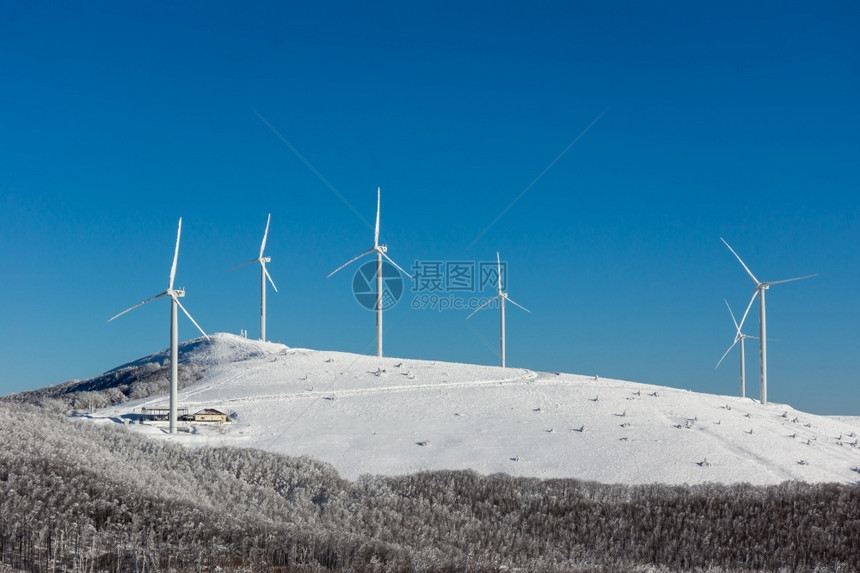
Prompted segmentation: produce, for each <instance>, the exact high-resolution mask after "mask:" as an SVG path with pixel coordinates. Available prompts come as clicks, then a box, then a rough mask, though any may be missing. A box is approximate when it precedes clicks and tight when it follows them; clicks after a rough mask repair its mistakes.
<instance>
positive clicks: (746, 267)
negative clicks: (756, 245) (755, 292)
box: [720, 237, 761, 285]
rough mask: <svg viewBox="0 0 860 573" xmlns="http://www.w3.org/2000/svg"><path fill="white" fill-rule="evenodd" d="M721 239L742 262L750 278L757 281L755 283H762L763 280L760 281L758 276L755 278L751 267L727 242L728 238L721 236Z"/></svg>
mask: <svg viewBox="0 0 860 573" xmlns="http://www.w3.org/2000/svg"><path fill="white" fill-rule="evenodd" d="M720 240H721V241H722V242H723V243H724V244H725V245H726V246H727V247H728V248H729V250H730V251H731V252H732V254H733V255H734V256H735V258H736V259H737V260H738V261H739V262H740V263H741V266H742V267H743V268H744V270H746V272H747V274H748V275H749V276H750V278H751V279H752V280H753V282H755V284H757V285H760V284H761V282H759V280H758V279H757V278H755V275H754V274H752V271H751V270H750V269H749V267H748V266H747V265H746V263H745V262H743V260H742V259H741V258H740V256H739V255H738V254H737V253H736V252H735V250H734V249H733V248H732V247H731V245H729V244H728V243H727V242H726V240H725V239H724V238H722V237H720Z"/></svg>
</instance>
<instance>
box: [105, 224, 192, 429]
mask: <svg viewBox="0 0 860 573" xmlns="http://www.w3.org/2000/svg"><path fill="white" fill-rule="evenodd" d="M181 234H182V217H180V218H179V228H178V229H177V230H176V248H175V249H174V251H173V265H172V266H171V267H170V279H169V280H168V282H167V290H166V291H164V292H163V293H161V294H157V295H155V296H152V297H149V298H148V299H146V300H145V301H143V302H139V303H137V304H136V305H134V306H132V307H131V308H127V309H125V310H124V311H122V312H121V313H119V314H117V315H116V316H113V317H111V318H110V319H109V320H108V322H110V321H111V320H113V319H115V318H119V317H120V316H122V315H124V314H125V313H127V312H129V311H132V310H134V309H136V308H137V307H139V306H143V305H145V304H146V303H148V302H152V301H154V300H155V299H158V298H163V297H165V296H169V297H170V433H171V434H175V433H176V403H177V393H178V392H179V327H178V324H177V312H176V307H179V308H181V309H182V312H184V313H185V316H187V317H188V319H189V320H190V321H191V322H192V323H193V324H194V326H196V327H197V330H199V331H200V332H201V333H203V336H205V337H206V338H207V339H208V338H209V336H207V335H206V333H205V332H203V329H202V328H200V325H199V324H197V321H196V320H194V318H192V316H191V315H190V314H189V313H188V311H187V310H185V307H184V306H182V303H180V302H179V299H180V298H182V297H183V296H185V289H181V288H180V289H175V288H173V279H174V277H175V276H176V261H177V260H178V259H179V236H180V235H181Z"/></svg>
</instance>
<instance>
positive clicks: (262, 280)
mask: <svg viewBox="0 0 860 573" xmlns="http://www.w3.org/2000/svg"><path fill="white" fill-rule="evenodd" d="M271 221H272V214H271V213H269V216H268V218H267V219H266V230H265V231H264V232H263V242H262V243H260V256H258V257H257V258H256V259H251V260H250V261H246V262H244V263H242V264H241V265H236V266H235V267H233V268H232V269H230V270H231V271H234V270H236V269H238V268H240V267H244V266H245V265H250V264H251V263H260V340H262V341H264V342H265V340H266V280H267V279H268V281H269V282H270V283H271V284H272V288H273V289H275V292H278V287H276V286H275V281H273V280H272V275H270V274H269V271H268V270H267V269H266V263H270V262H271V261H272V258H271V257H265V256H263V251H265V250H266V239H267V238H268V236H269V223H270V222H271ZM228 272H229V271H228Z"/></svg>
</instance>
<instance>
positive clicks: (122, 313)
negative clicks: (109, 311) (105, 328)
mask: <svg viewBox="0 0 860 573" xmlns="http://www.w3.org/2000/svg"><path fill="white" fill-rule="evenodd" d="M163 296H167V291H165V292H163V293H161V294H157V295H155V296H151V297H149V298H148V299H146V300H144V301H142V302H139V303H137V304H136V305H134V306H132V307H129V308H127V309H125V310H124V311H122V312H121V313H119V314H117V315H115V316H112V317H111V318H109V319H108V322H110V321H112V320H113V319H115V318H119V317H121V316H122V315H124V314H125V313H127V312H130V311H132V310H134V309H136V308H137V307H139V306H143V305H145V304H146V303H148V302H152V301H154V300H155V299H157V298H161V297H163Z"/></svg>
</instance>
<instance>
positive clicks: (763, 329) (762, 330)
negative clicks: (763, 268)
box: [720, 237, 818, 404]
mask: <svg viewBox="0 0 860 573" xmlns="http://www.w3.org/2000/svg"><path fill="white" fill-rule="evenodd" d="M720 240H721V241H722V242H723V243H724V244H725V245H726V246H727V247H728V248H729V250H730V251H731V252H732V254H733V255H734V256H735V258H736V259H737V260H738V262H740V264H741V266H742V267H743V268H744V270H745V271H746V272H747V274H748V275H749V276H750V278H751V279H752V280H753V282H754V283H755V291H753V295H752V298H751V299H750V303H749V304H748V305H747V309H746V311H744V317H746V315H747V313H748V312H749V310H750V307H752V304H753V302H755V298H756V295H758V301H759V335H758V341H759V355H760V363H761V382H760V388H759V392H760V396H759V398H760V401H761V403H762V404H767V315H766V312H765V301H764V298H765V297H764V293H765V291H766V290H768V289H769V288H770V287H771V286H772V285H777V284H780V283H787V282H792V281H799V280H802V279H808V278H812V277H815V276H818V275H817V274H814V275H806V276H803V277H794V278H791V279H783V280H779V281H769V282H762V281H760V280H758V279H757V278H755V275H754V274H752V271H751V270H750V269H749V267H748V266H747V265H746V263H744V262H743V260H742V259H741V258H740V256H739V255H738V254H737V253H736V252H735V250H734V249H733V248H732V247H731V245H729V244H728V243H727V242H726V240H725V239H723V238H722V237H720ZM741 324H743V319H742V320H741Z"/></svg>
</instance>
